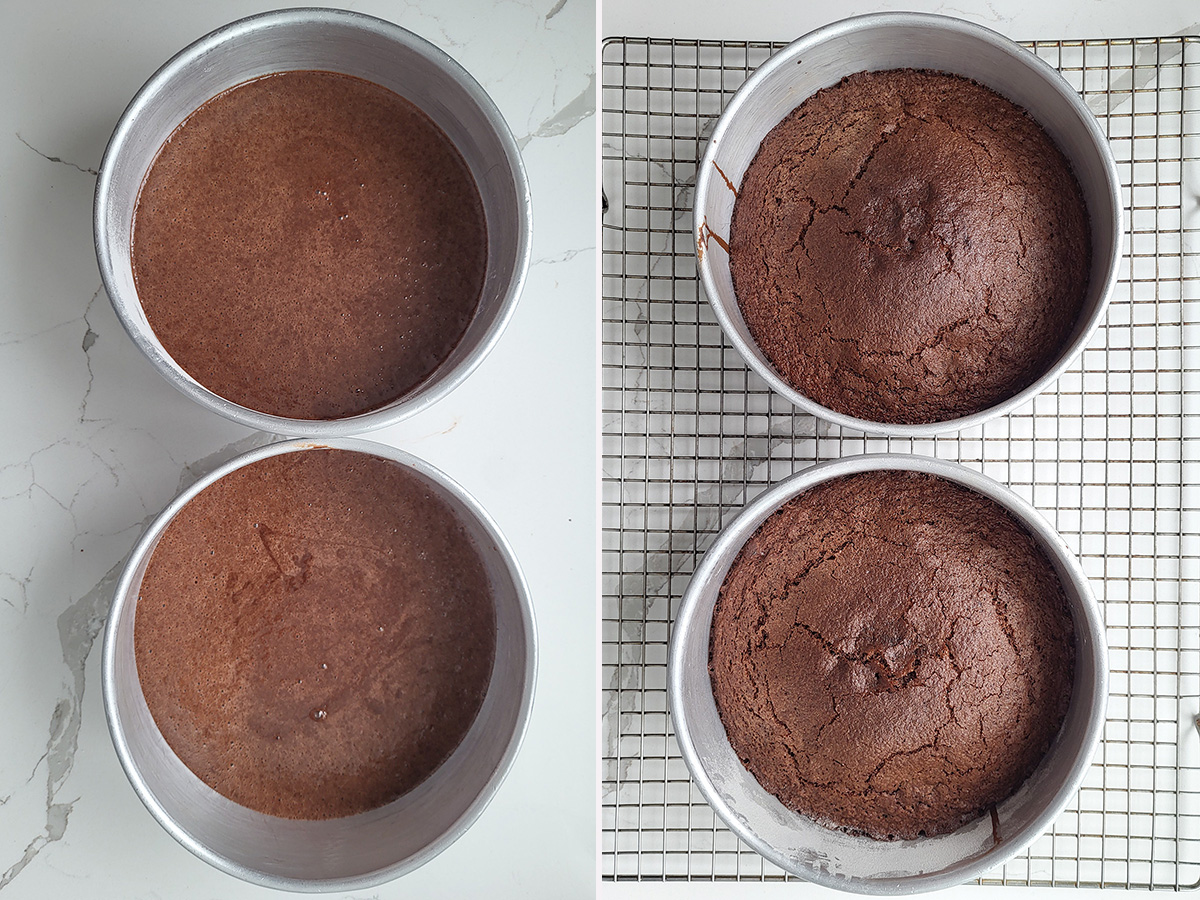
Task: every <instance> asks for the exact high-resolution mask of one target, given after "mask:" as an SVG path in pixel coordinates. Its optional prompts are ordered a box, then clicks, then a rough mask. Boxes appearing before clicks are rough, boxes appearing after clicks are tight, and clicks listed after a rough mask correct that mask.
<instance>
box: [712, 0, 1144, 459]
mask: <svg viewBox="0 0 1200 900" xmlns="http://www.w3.org/2000/svg"><path fill="white" fill-rule="evenodd" d="M882 26H896V27H924V28H931V29H940V30H944V31H949V32H957V33H959V34H964V35H968V36H970V37H973V38H975V39H978V40H980V41H982V42H984V43H986V44H988V45H990V46H992V47H994V48H996V49H997V50H1000V51H1002V52H1004V53H1006V54H1008V55H1009V56H1010V57H1012V59H1013V60H1014V61H1017V62H1019V63H1021V64H1023V65H1026V66H1028V67H1030V68H1032V69H1034V70H1036V71H1038V72H1039V73H1040V74H1041V75H1042V76H1043V79H1044V80H1045V82H1046V83H1047V85H1048V86H1050V87H1052V88H1053V89H1054V90H1055V91H1056V92H1057V93H1058V94H1059V95H1060V96H1061V97H1062V98H1063V99H1064V100H1066V102H1067V103H1068V104H1069V105H1070V106H1071V108H1072V109H1073V110H1074V111H1075V113H1076V115H1077V116H1078V117H1079V119H1080V121H1081V122H1082V123H1083V125H1084V127H1085V128H1086V129H1087V130H1088V132H1089V134H1090V135H1091V138H1092V141H1093V143H1094V144H1095V146H1096V149H1097V151H1098V153H1099V156H1100V158H1101V159H1102V161H1103V163H1104V167H1105V172H1106V175H1107V179H1106V180H1107V187H1108V194H1109V200H1110V203H1111V207H1112V216H1111V218H1110V219H1109V221H1108V222H1107V223H1105V224H1106V227H1108V228H1111V229H1112V233H1113V234H1114V235H1115V237H1116V240H1115V241H1114V244H1113V252H1112V255H1111V258H1110V259H1109V262H1108V266H1107V268H1106V270H1105V277H1104V279H1103V286H1102V289H1101V291H1102V293H1101V295H1100V296H1101V299H1100V302H1099V303H1098V304H1097V306H1096V309H1095V311H1094V313H1093V315H1092V316H1091V318H1090V319H1089V320H1088V322H1087V324H1086V325H1085V327H1084V328H1083V329H1082V330H1081V331H1080V333H1079V334H1078V335H1077V336H1076V338H1075V340H1073V341H1072V342H1071V343H1070V344H1069V345H1068V347H1067V348H1066V349H1065V350H1064V352H1063V354H1062V356H1061V358H1060V359H1059V360H1058V362H1057V363H1055V364H1054V365H1053V366H1051V367H1050V368H1049V369H1048V370H1047V371H1046V372H1045V374H1043V375H1042V376H1041V377H1040V378H1038V379H1037V380H1036V381H1034V382H1033V383H1032V384H1030V385H1029V386H1028V387H1026V388H1025V389H1024V390H1022V391H1020V392H1019V393H1017V394H1015V395H1014V396H1012V397H1010V398H1008V399H1007V400H1004V401H1001V402H1000V403H997V404H995V405H993V406H990V407H988V408H987V409H984V410H980V411H979V412H977V413H972V414H971V415H969V416H962V417H959V418H955V419H946V420H944V421H939V422H929V423H925V424H920V425H904V424H900V423H896V422H872V421H869V420H866V419H860V418H857V417H855V416H849V415H846V414H845V413H840V412H837V411H835V410H832V409H829V408H828V407H826V406H822V405H821V404H819V403H817V402H816V401H815V400H813V399H811V398H809V397H807V396H806V395H804V394H802V393H800V392H799V391H797V390H796V389H795V388H794V387H792V386H791V385H790V384H788V383H787V382H786V381H785V380H784V379H783V378H782V377H780V375H779V374H778V373H777V372H776V371H775V369H774V367H772V366H769V365H763V364H762V362H761V361H760V360H759V359H758V357H757V356H756V355H755V354H754V353H753V352H751V350H750V348H749V347H748V346H746V344H745V342H744V341H743V340H742V339H741V337H740V335H738V333H737V330H736V329H735V328H734V327H733V321H732V319H731V318H730V316H729V314H728V313H727V312H726V310H725V308H724V306H723V305H722V304H721V303H720V302H718V300H717V299H716V298H717V297H718V296H719V293H718V291H717V285H716V282H715V280H714V278H713V275H712V268H711V263H710V262H709V258H710V254H708V253H703V252H700V251H699V248H700V246H701V245H703V244H704V243H705V242H706V237H707V236H706V234H705V233H704V232H703V226H704V219H703V214H702V210H704V209H705V207H706V202H707V199H708V193H709V191H710V189H711V188H712V185H713V182H714V178H715V176H714V175H713V174H712V173H713V171H714V168H715V165H714V163H715V161H716V155H717V150H718V148H719V145H720V143H721V138H722V137H723V136H724V135H725V133H726V132H727V131H729V130H730V129H731V128H736V127H737V121H736V120H737V116H738V110H739V109H740V108H741V107H742V106H743V105H744V104H745V103H746V98H747V97H748V96H750V95H751V94H752V93H753V92H754V91H755V90H756V89H757V87H758V85H759V84H761V83H762V82H763V81H765V80H766V79H767V78H768V77H769V76H770V75H771V74H772V73H773V72H774V71H775V70H777V69H780V68H783V67H785V66H788V65H795V64H796V63H798V62H799V61H800V59H802V58H803V55H804V54H806V53H808V52H809V50H811V49H812V48H813V47H815V46H818V45H820V44H823V43H825V42H827V41H831V40H836V39H838V38H841V37H843V36H845V35H847V34H853V33H855V32H858V31H863V30H867V29H874V28H879V27H882ZM1124 218H1125V214H1124V203H1123V202H1122V200H1121V180H1120V176H1119V175H1118V173H1117V164H1116V161H1115V160H1114V159H1113V155H1112V149H1111V148H1110V147H1109V144H1108V139H1107V138H1106V137H1105V135H1104V132H1103V131H1101V129H1100V125H1099V123H1098V122H1097V121H1096V117H1095V116H1094V115H1092V113H1091V110H1089V109H1088V108H1087V105H1086V104H1085V103H1084V102H1083V99H1082V98H1081V97H1080V96H1079V94H1078V93H1076V92H1075V91H1074V90H1073V89H1072V88H1071V86H1070V85H1068V84H1067V83H1066V81H1065V80H1064V79H1063V77H1062V76H1061V75H1060V74H1059V72H1058V71H1057V70H1056V69H1055V68H1054V67H1053V66H1051V65H1050V64H1049V63H1048V62H1046V61H1045V60H1043V59H1041V58H1040V57H1038V56H1037V55H1035V54H1033V53H1031V52H1029V51H1028V50H1026V49H1024V48H1023V47H1021V46H1020V45H1019V44H1016V43H1014V42H1013V41H1011V40H1009V39H1008V38H1007V37H1005V36H1004V35H1002V34H999V33H998V32H995V31H993V30H991V29H990V28H985V27H984V26H982V25H976V24H974V23H972V22H966V21H964V20H962V19H957V18H954V17H952V16H944V15H938V14H935V13H914V12H880V13H870V14H867V15H863V16H854V17H851V18H848V19H842V20H841V21H838V22H833V23H831V24H829V25H825V26H822V27H821V28H818V29H816V30H814V31H811V32H809V33H808V34H806V35H804V36H803V37H801V38H798V39H796V40H795V41H793V42H792V43H790V44H788V46H787V47H785V48H784V49H782V50H780V51H779V52H778V53H776V54H775V55H774V56H772V57H771V58H770V59H768V60H767V61H766V62H764V63H763V64H762V65H761V66H759V67H758V68H757V69H756V70H755V71H754V72H753V74H751V76H750V77H749V78H748V79H746V81H745V82H744V83H743V84H742V86H741V87H740V88H738V90H737V92H736V93H735V94H734V95H733V98H732V99H731V100H730V101H729V104H728V105H727V106H726V107H725V109H724V110H723V111H722V112H721V116H720V118H719V119H718V120H717V124H716V125H715V126H714V128H713V132H712V135H711V136H710V137H709V140H708V146H707V147H706V148H705V151H704V156H703V157H702V158H701V161H700V164H699V168H698V169H697V175H696V194H695V198H694V203H693V207H692V245H693V246H694V247H696V248H697V254H696V255H697V260H696V265H697V268H698V269H699V272H700V281H701V284H702V285H703V287H704V293H705V296H706V298H707V299H708V301H709V306H711V307H712V310H713V313H714V314H715V315H716V317H717V321H718V322H719V323H720V326H721V331H722V332H723V333H724V335H725V337H726V339H727V340H729V341H730V342H731V343H732V344H733V346H734V348H735V349H736V350H737V351H738V353H739V354H740V355H741V357H742V359H743V360H744V361H745V362H746V364H747V365H748V366H749V367H750V368H751V369H753V370H754V371H755V372H756V373H758V375H759V376H760V377H762V378H763V380H765V381H766V382H767V384H768V385H769V386H770V387H771V389H772V390H773V391H775V392H776V393H778V394H780V395H782V396H783V397H785V398H786V399H787V400H788V401H789V402H791V403H792V405H794V406H796V407H797V408H798V409H800V410H801V411H803V412H805V413H808V414H809V415H811V416H816V417H817V418H819V419H824V420H825V421H827V422H831V423H833V424H834V425H838V426H841V427H843V428H851V429H854V430H856V431H861V432H865V433H867V434H877V435H884V436H887V437H911V438H923V437H932V436H934V435H937V434H944V433H945V432H948V431H959V430H962V429H966V428H972V427H975V426H978V425H982V424H983V423H984V422H987V421H989V420H990V419H993V418H997V417H999V416H1003V415H1007V414H1008V413H1010V412H1012V411H1013V410H1015V409H1016V408H1017V407H1019V406H1021V405H1023V404H1025V403H1027V402H1029V401H1030V400H1032V399H1033V397H1034V396H1036V395H1037V394H1039V393H1041V392H1042V391H1043V390H1045V389H1046V388H1047V387H1048V386H1049V385H1050V384H1052V383H1053V382H1054V381H1055V380H1056V379H1058V377H1059V376H1060V375H1062V373H1063V372H1064V371H1065V370H1066V369H1067V368H1068V367H1069V366H1070V365H1072V364H1073V363H1074V362H1075V360H1076V359H1077V358H1078V357H1079V355H1080V354H1081V353H1082V352H1083V350H1084V348H1085V347H1086V346H1087V345H1088V343H1089V342H1090V341H1091V339H1092V336H1093V335H1094V334H1095V332H1096V329H1097V328H1099V327H1100V323H1101V322H1102V321H1104V317H1105V313H1106V310H1107V308H1108V303H1109V300H1110V298H1111V297H1112V293H1113V289H1114V288H1115V287H1116V283H1117V277H1118V274H1119V268H1120V261H1121V253H1122V245H1123V241H1124V235H1125V225H1124Z"/></svg>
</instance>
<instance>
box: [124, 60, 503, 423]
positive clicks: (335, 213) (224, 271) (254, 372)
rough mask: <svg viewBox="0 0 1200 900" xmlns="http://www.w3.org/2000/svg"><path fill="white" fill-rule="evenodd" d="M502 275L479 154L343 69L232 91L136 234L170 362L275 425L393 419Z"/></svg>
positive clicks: (157, 188)
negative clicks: (489, 282)
mask: <svg viewBox="0 0 1200 900" xmlns="http://www.w3.org/2000/svg"><path fill="white" fill-rule="evenodd" d="M486 268H487V228H486V224H485V221H484V213H483V202H482V200H481V199H480V195H479V190H478V189H477V188H476V186H475V181H474V179H473V178H472V177H471V173H470V171H469V170H468V168H467V164H466V163H465V162H464V161H463V158H462V156H461V155H460V154H459V152H458V150H457V149H456V148H455V146H454V144H453V143H451V141H450V138H449V137H447V136H446V134H445V132H443V131H442V130H441V129H440V128H438V126H437V125H435V124H434V123H433V121H432V120H431V119H430V118H429V117H428V116H426V115H425V114H424V113H423V112H421V110H419V109H417V107H415V106H413V105H412V104H411V103H409V102H408V101H407V100H405V99H403V98H402V97H400V96H399V95H397V94H395V93H393V92H392V91H389V90H387V89H386V88H383V87H380V86H379V85H376V84H372V83H371V82H368V81H363V80H362V79H359V78H351V77H349V76H347V75H339V74H336V73H333V72H284V73H281V74H277V75H269V76H265V77H263V78H259V79H257V80H255V81H250V82H247V83H245V84H241V85H238V86H237V87H234V88H231V89H230V90H228V91H225V92H224V93H222V94H219V95H218V96H216V97H214V98H212V99H211V100H209V101H208V102H207V103H205V104H204V105H203V106H201V107H200V108H199V109H197V110H196V111H195V112H194V113H192V115H191V116H189V117H188V118H187V120H186V121H184V123H183V124H182V125H180V126H179V127H178V128H177V129H176V130H175V132H174V133H173V134H172V135H171V137H170V139H169V140H168V141H167V142H166V143H165V144H164V145H163V147H162V149H161V150H160V151H159V153H158V156H157V157H156V158H155V160H154V163H153V164H152V165H151V167H150V171H149V172H148V173H147V175H146V179H145V182H144V183H143V185H142V189H141V193H140V194H139V196H138V202H137V209H136V211H135V213H134V221H133V273H134V279H135V281H136V284H137V293H138V298H139V300H140V301H141V304H142V308H143V309H144V310H145V312H146V318H147V319H148V321H149V323H150V327H151V328H152V329H153V330H154V334H155V336H156V337H157V338H158V339H159V341H160V342H161V343H162V345H163V347H164V348H165V349H166V351H167V353H169V354H170V355H171V357H172V358H173V359H174V360H175V361H176V362H177V363H178V364H179V365H180V366H181V367H182V368H183V369H184V370H185V371H186V372H187V373H188V374H189V375H191V376H192V377H193V378H194V379H196V381H198V382H200V384H202V385H204V386H205V387H206V388H208V389H209V390H211V391H212V392H213V393H215V394H218V395H220V396H221V397H224V398H226V399H227V400H232V401H233V402H234V403H237V404H239V405H241V406H244V407H247V408H249V409H254V410H258V411H259V412H265V413H270V414H273V415H278V416H288V417H291V418H296V419H336V418H341V417H344V416H349V415H353V414H356V413H361V412H366V411H368V410H372V409H376V408H378V407H380V406H384V405H386V404H387V403H389V402H391V401H393V400H395V399H397V398H399V397H402V396H404V395H405V394H406V393H407V392H409V391H410V390H411V389H413V388H415V387H416V386H417V385H419V384H420V383H421V382H423V381H424V380H425V379H426V378H428V377H429V375H430V374H431V373H433V371H434V370H435V369H436V368H437V367H438V366H439V365H440V364H441V363H442V362H443V361H444V360H445V359H446V358H447V357H448V356H449V355H450V354H451V352H452V351H453V350H454V348H455V346H457V344H458V343H459V341H460V340H461V339H462V337H463V334H464V333H465V332H466V330H467V326H468V325H469V324H470V323H471V319H472V317H473V316H474V314H475V310H476V309H477V307H478V305H479V297H480V292H481V290H482V287H483V279H484V273H485V270H486Z"/></svg>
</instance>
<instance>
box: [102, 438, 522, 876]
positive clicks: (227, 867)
mask: <svg viewBox="0 0 1200 900" xmlns="http://www.w3.org/2000/svg"><path fill="white" fill-rule="evenodd" d="M325 448H329V449H335V450H352V451H357V452H360V453H367V454H370V455H372V456H379V457H382V458H384V459H388V460H391V461H393V462H397V463H399V464H401V465H403V466H406V467H408V468H410V469H412V470H413V471H415V472H417V473H419V474H420V475H423V476H425V477H426V478H429V479H430V480H431V481H433V482H435V483H436V484H438V485H439V486H440V487H442V488H443V489H445V490H446V491H447V492H448V493H450V494H452V495H453V496H454V498H455V499H456V500H457V501H458V502H460V503H462V504H463V505H464V506H465V507H466V508H467V509H468V510H469V511H470V512H471V514H472V515H474V516H475V517H476V518H477V519H478V521H479V523H480V524H481V525H483V526H484V530H485V531H486V532H487V533H488V535H489V537H490V538H491V539H492V540H493V541H494V542H495V545H496V548H497V549H498V550H499V553H500V555H501V556H502V557H503V558H504V560H505V563H506V564H507V567H508V570H509V574H510V575H511V576H512V579H513V586H514V588H515V593H516V597H517V602H518V604H519V606H520V609H521V618H522V625H523V630H522V633H523V637H524V640H525V646H526V647H527V648H528V649H527V653H526V660H525V673H524V684H525V690H524V693H523V696H522V699H521V704H520V709H519V712H518V714H517V721H516V727H515V728H514V729H513V733H512V736H511V737H510V738H509V741H508V744H507V747H506V748H505V751H504V753H503V755H502V756H501V757H500V759H499V761H498V763H497V765H496V768H495V770H494V772H493V773H492V775H491V777H490V778H489V779H488V781H487V784H486V786H485V787H484V789H483V790H482V791H481V792H480V793H479V795H478V796H477V797H476V798H475V800H474V801H473V802H472V803H471V804H470V805H469V806H468V807H467V809H466V810H465V811H464V813H463V814H462V815H461V816H460V817H459V818H458V819H457V820H456V821H455V822H454V824H453V826H452V827H451V828H449V829H447V830H446V831H445V832H443V834H442V835H441V836H440V837H439V838H437V839H436V840H434V841H432V842H431V843H429V844H427V845H426V846H425V847H424V848H423V849H422V850H421V851H420V852H418V853H416V854H413V855H412V856H409V857H407V858H406V859H403V860H400V861H398V862H396V863H394V864H392V865H390V866H386V867H383V868H381V869H378V870H376V871H374V872H370V873H367V874H365V875H360V876H354V877H349V878H336V879H321V880H309V879H299V878H285V877H279V876H274V875H269V874H266V873H263V872H260V871H258V870H256V869H253V868H250V867H248V866H244V865H241V864H239V863H236V862H234V861H233V860H230V859H229V858H227V857H225V856H223V855H221V854H219V853H216V852H214V851H213V850H211V849H210V848H209V847H208V846H207V845H205V844H204V843H203V842H201V841H199V840H197V839H196V838H195V837H193V836H192V835H191V834H190V833H189V832H188V831H186V830H185V829H183V828H182V827H181V826H180V825H179V824H178V823H177V822H176V821H175V820H174V818H172V817H171V816H170V814H168V813H167V811H166V810H165V809H164V808H163V806H162V805H161V804H160V803H159V802H158V800H157V798H156V797H155V795H154V793H153V792H152V791H151V790H150V788H149V786H148V785H147V784H146V782H145V780H144V779H143V778H142V776H141V773H140V771H139V770H138V768H137V765H136V763H135V762H134V760H133V757H132V755H131V752H130V749H129V743H128V740H127V739H126V737H125V729H124V724H123V722H122V720H121V716H120V714H119V712H118V703H117V687H116V656H115V644H116V641H115V639H114V638H115V634H116V630H117V622H118V620H119V619H120V617H121V613H122V610H123V609H124V607H125V605H126V603H127V602H128V596H129V594H130V588H131V587H132V581H133V578H134V576H135V573H136V572H137V569H138V565H139V563H140V561H141V560H142V559H143V558H144V557H146V556H147V555H148V554H149V553H150V552H152V551H153V549H154V546H155V544H156V543H157V541H158V538H159V536H160V535H161V534H162V532H163V531H164V530H165V529H166V527H167V525H168V524H170V522H171V520H172V519H174V518H175V516H176V515H177V514H178V513H179V511H180V510H182V509H183V507H184V506H186V505H187V504H188V502H190V501H191V500H192V499H193V498H194V497H195V496H196V495H197V494H199V493H200V492H201V491H203V490H204V489H205V488H206V487H208V486H209V485H211V484H213V483H214V482H216V481H218V480H220V479H221V478H223V477H225V476H226V475H228V474H229V473H231V472H233V471H236V470H237V469H240V468H242V467H244V466H247V465H249V464H251V463H254V462H258V461H259V460H263V459H267V458H269V457H272V456H278V455H280V454H284V453H294V452H304V451H306V450H319V449H325ZM537 658H538V646H537V628H536V624H535V622H534V616H533V602H532V599H531V597H530V594H529V585H528V583H527V582H526V580H525V575H524V572H522V570H521V567H520V564H519V563H518V562H517V557H516V554H515V553H514V552H513V549H512V545H511V544H509V542H508V540H507V538H505V536H504V534H503V533H502V532H501V531H500V528H499V527H498V526H497V525H496V522H495V520H493V519H492V517H491V515H490V514H489V513H488V512H487V510H486V509H484V508H483V506H481V505H480V503H479V501H478V500H476V499H475V498H474V497H473V496H472V495H471V494H469V493H468V492H467V491H466V489H465V488H463V487H462V486H461V485H459V484H458V483H457V482H456V481H454V480H453V479H452V478H450V476H448V475H447V474H446V473H444V472H442V471H441V470H440V469H438V468H437V467H435V466H433V465H431V464H430V463H428V462H426V461H425V460H423V459H421V458H420V457H417V456H414V455H412V454H411V453H408V452H406V451H404V450H400V449H397V448H395V447H390V446H387V445H384V444H379V443H377V442H374V441H369V440H364V439H359V438H334V439H331V440H327V441H311V440H305V439H295V440H286V441H278V442H275V443H272V444H266V445H264V446H261V447H256V448H254V449H253V450H249V451H247V452H246V453H242V454H239V455H238V456H236V457H234V458H233V459H231V460H229V461H228V462H226V463H224V464H223V465H220V466H218V467H217V468H215V469H214V470H213V471H211V472H209V473H208V474H207V475H205V476H204V477H202V478H200V479H199V480H197V481H196V482H195V483H194V484H193V485H191V486H190V487H188V488H187V489H186V490H184V491H182V492H181V493H180V494H179V495H178V496H176V497H175V498H174V499H173V500H172V501H171V502H170V503H169V504H168V505H167V506H166V508H165V509H163V511H162V512H161V513H159V515H158V516H157V517H155V519H154V521H153V522H152V523H151V524H150V525H149V526H148V527H147V528H146V530H145V532H144V533H143V534H142V536H141V537H140V538H139V539H138V542H137V543H136V544H135V545H134V548H133V550H132V551H131V552H130V554H129V557H128V559H127V560H126V562H125V566H124V569H123V570H122V572H121V577H120V579H119V580H118V582H117V586H116V589H115V591H114V594H113V602H112V606H111V608H110V610H109V613H108V620H107V622H106V623H105V627H104V648H103V654H102V657H101V664H100V665H101V673H100V676H101V691H102V694H103V699H104V713H105V719H106V721H107V724H108V730H109V735H110V736H111V738H112V742H113V747H114V748H115V750H116V752H117V758H118V759H119V760H120V763H121V768H122V769H123V770H124V771H125V775H126V777H128V779H129V783H130V784H131V785H132V786H133V789H134V792H135V793H136V794H137V796H138V799H139V800H141V801H142V804H143V805H144V806H145V807H146V809H147V810H149V812H150V814H151V815H152V816H153V817H154V818H155V820H156V821H157V822H158V824H159V825H161V826H162V827H163V829H164V830H166V832H167V833H168V834H170V835H171V837H173V838H175V840H176V841H178V842H179V843H180V844H182V845H183V846H184V847H185V848H186V849H187V850H189V851H190V852H191V853H193V854H194V855H195V856H197V857H199V858H200V859H202V860H204V861H205V862H206V863H208V864H210V865H212V866H213V867H215V868H217V869H220V870H221V871H223V872H226V873H228V874H230V875H233V876H235V877H236V878H240V879H241V880H243V881H247V882H250V883H252V884H258V885H262V886H263V887H269V888H274V889H276V890H286V891H301V892H304V893H320V892H325V891H355V890H363V889H366V888H371V887H375V886H377V885H380V884H383V883H384V882H387V881H391V880H393V879H395V878H398V877H400V876H401V875H404V874H406V873H408V872H411V871H413V870H415V869H417V868H420V867H421V866H423V865H424V864H425V863H427V862H429V860H431V859H433V858H434V857H435V856H437V855H438V854H439V853H441V852H442V851H443V850H445V849H446V848H447V847H449V846H450V845H451V844H453V843H454V842H455V841H457V840H458V839H459V838H460V837H462V836H463V834H465V833H466V832H467V830H468V829H469V828H470V827H471V825H472V824H473V823H474V822H475V820H476V819H478V818H479V816H480V815H481V814H482V813H483V811H484V810H485V809H486V808H487V806H488V804H489V803H490V802H491V800H492V798H493V797H494V796H495V794H496V792H497V791H498V790H499V788H500V785H501V784H503V782H504V779H505V778H506V777H507V776H508V772H509V770H510V769H511V768H512V764H513V762H514V761H515V759H516V757H517V754H518V753H519V752H520V749H521V745H522V743H523V742H524V739H525V733H526V731H527V730H528V726H529V716H530V713H531V711H532V708H533V695H534V692H535V688H536V683H537V661H538V660H537Z"/></svg>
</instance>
